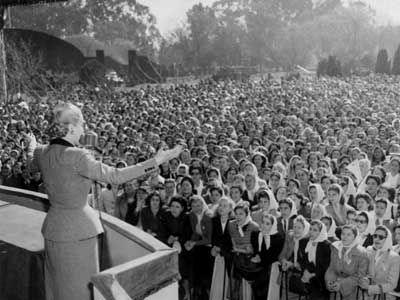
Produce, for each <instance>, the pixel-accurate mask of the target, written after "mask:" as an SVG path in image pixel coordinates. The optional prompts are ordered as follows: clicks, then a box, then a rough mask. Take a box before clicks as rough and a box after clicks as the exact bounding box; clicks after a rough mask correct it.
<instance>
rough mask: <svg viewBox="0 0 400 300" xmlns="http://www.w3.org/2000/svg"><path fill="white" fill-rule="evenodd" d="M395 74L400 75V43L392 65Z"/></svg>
mask: <svg viewBox="0 0 400 300" xmlns="http://www.w3.org/2000/svg"><path fill="white" fill-rule="evenodd" d="M392 74H393V75H400V45H399V47H398V48H397V50H396V52H395V54H394V57H393V67H392Z"/></svg>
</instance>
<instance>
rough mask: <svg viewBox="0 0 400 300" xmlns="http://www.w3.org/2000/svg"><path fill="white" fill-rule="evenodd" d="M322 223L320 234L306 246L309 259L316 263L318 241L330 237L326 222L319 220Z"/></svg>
mask: <svg viewBox="0 0 400 300" xmlns="http://www.w3.org/2000/svg"><path fill="white" fill-rule="evenodd" d="M317 222H319V223H320V224H321V226H322V229H321V231H320V232H319V235H318V236H317V238H316V239H315V240H311V239H309V240H308V243H307V246H306V253H308V261H309V262H312V263H314V264H315V262H316V256H317V246H318V243H320V242H323V241H326V240H327V239H328V232H327V231H326V227H325V224H324V223H322V222H321V221H317Z"/></svg>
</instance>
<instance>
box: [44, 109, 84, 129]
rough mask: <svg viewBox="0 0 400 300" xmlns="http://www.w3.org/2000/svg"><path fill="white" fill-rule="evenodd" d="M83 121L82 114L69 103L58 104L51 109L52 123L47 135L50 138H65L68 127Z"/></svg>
mask: <svg viewBox="0 0 400 300" xmlns="http://www.w3.org/2000/svg"><path fill="white" fill-rule="evenodd" d="M82 120H83V116H82V112H81V110H80V109H79V107H77V106H76V105H74V104H72V103H71V102H59V103H58V104H57V105H56V106H55V107H54V109H53V122H52V124H51V125H50V126H49V129H48V134H49V135H50V136H51V137H65V136H66V135H67V134H68V131H69V125H70V124H72V125H76V124H77V123H78V122H80V121H82Z"/></svg>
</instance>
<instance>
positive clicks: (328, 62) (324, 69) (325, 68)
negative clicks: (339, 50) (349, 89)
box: [317, 55, 342, 77]
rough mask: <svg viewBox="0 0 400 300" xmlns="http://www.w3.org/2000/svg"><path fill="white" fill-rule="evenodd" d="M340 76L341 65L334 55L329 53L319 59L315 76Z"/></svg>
mask: <svg viewBox="0 0 400 300" xmlns="http://www.w3.org/2000/svg"><path fill="white" fill-rule="evenodd" d="M325 75H326V76H332V77H340V76H342V66H341V63H340V61H339V60H338V59H337V57H336V56H334V55H330V56H329V57H328V58H324V59H322V60H320V61H319V63H318V68H317V76H318V77H319V76H325Z"/></svg>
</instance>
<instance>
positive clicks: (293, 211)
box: [286, 198, 297, 219]
mask: <svg viewBox="0 0 400 300" xmlns="http://www.w3.org/2000/svg"><path fill="white" fill-rule="evenodd" d="M286 201H289V202H291V203H292V209H291V210H290V216H289V219H290V218H291V217H293V216H297V207H296V203H294V201H293V200H292V199H290V198H287V199H286Z"/></svg>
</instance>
